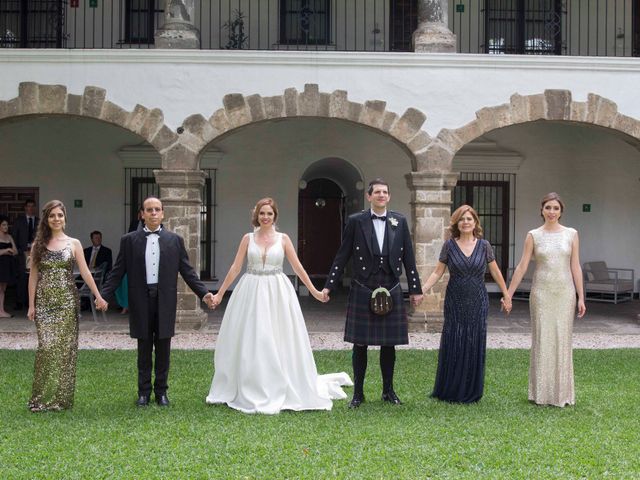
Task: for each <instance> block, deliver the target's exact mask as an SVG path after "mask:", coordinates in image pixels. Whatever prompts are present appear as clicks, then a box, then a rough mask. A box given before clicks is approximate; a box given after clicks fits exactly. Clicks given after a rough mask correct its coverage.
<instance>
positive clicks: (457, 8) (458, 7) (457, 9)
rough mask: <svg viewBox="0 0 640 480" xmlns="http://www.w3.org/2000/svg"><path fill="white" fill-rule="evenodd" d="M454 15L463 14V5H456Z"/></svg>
mask: <svg viewBox="0 0 640 480" xmlns="http://www.w3.org/2000/svg"><path fill="white" fill-rule="evenodd" d="M456 13H464V4H463V3H459V4H457V5H456Z"/></svg>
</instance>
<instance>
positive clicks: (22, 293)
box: [12, 198, 40, 310]
mask: <svg viewBox="0 0 640 480" xmlns="http://www.w3.org/2000/svg"><path fill="white" fill-rule="evenodd" d="M39 222H40V219H39V218H38V217H37V216H36V202H34V201H33V199H32V198H28V199H27V200H25V202H24V214H21V215H18V217H17V218H16V220H15V222H14V223H13V229H12V230H13V232H12V233H13V240H14V241H15V243H16V248H17V249H18V282H17V285H16V310H20V309H21V308H22V307H23V306H26V305H27V304H28V303H29V300H28V299H29V294H28V291H27V286H28V283H29V275H27V270H26V265H27V263H26V262H27V255H29V254H30V253H31V244H32V243H33V239H34V238H35V236H36V230H37V229H38V223H39Z"/></svg>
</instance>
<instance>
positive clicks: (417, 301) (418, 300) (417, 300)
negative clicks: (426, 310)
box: [409, 293, 424, 307]
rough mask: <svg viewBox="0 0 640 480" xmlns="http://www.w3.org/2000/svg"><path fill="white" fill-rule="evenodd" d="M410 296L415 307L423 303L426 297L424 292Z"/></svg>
mask: <svg viewBox="0 0 640 480" xmlns="http://www.w3.org/2000/svg"><path fill="white" fill-rule="evenodd" d="M409 298H410V299H411V305H413V306H414V307H417V306H418V305H420V304H421V303H422V300H423V299H424V294H422V293H420V294H414V295H409Z"/></svg>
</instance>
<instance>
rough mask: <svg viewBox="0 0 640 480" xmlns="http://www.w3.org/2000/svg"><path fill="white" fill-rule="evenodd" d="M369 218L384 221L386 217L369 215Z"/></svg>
mask: <svg viewBox="0 0 640 480" xmlns="http://www.w3.org/2000/svg"><path fill="white" fill-rule="evenodd" d="M371 220H382V221H383V222H386V221H387V217H386V216H383V217H379V216H378V215H371Z"/></svg>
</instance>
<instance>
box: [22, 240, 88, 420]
mask: <svg viewBox="0 0 640 480" xmlns="http://www.w3.org/2000/svg"><path fill="white" fill-rule="evenodd" d="M73 263H74V259H73V255H72V252H71V246H70V245H69V246H67V247H66V248H64V249H63V250H60V251H49V250H47V251H46V252H45V254H44V255H43V258H42V260H41V262H40V265H39V268H38V271H39V277H38V284H37V287H36V298H35V309H36V315H35V323H36V329H37V332H38V350H37V351H36V361H35V368H34V370H35V371H34V375H33V390H32V395H31V400H30V401H29V408H30V409H31V410H32V411H46V410H64V409H67V408H71V407H72V405H73V395H74V390H75V383H76V360H77V356H78V320H79V313H80V302H79V297H78V289H77V288H76V285H75V281H74V277H73Z"/></svg>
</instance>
